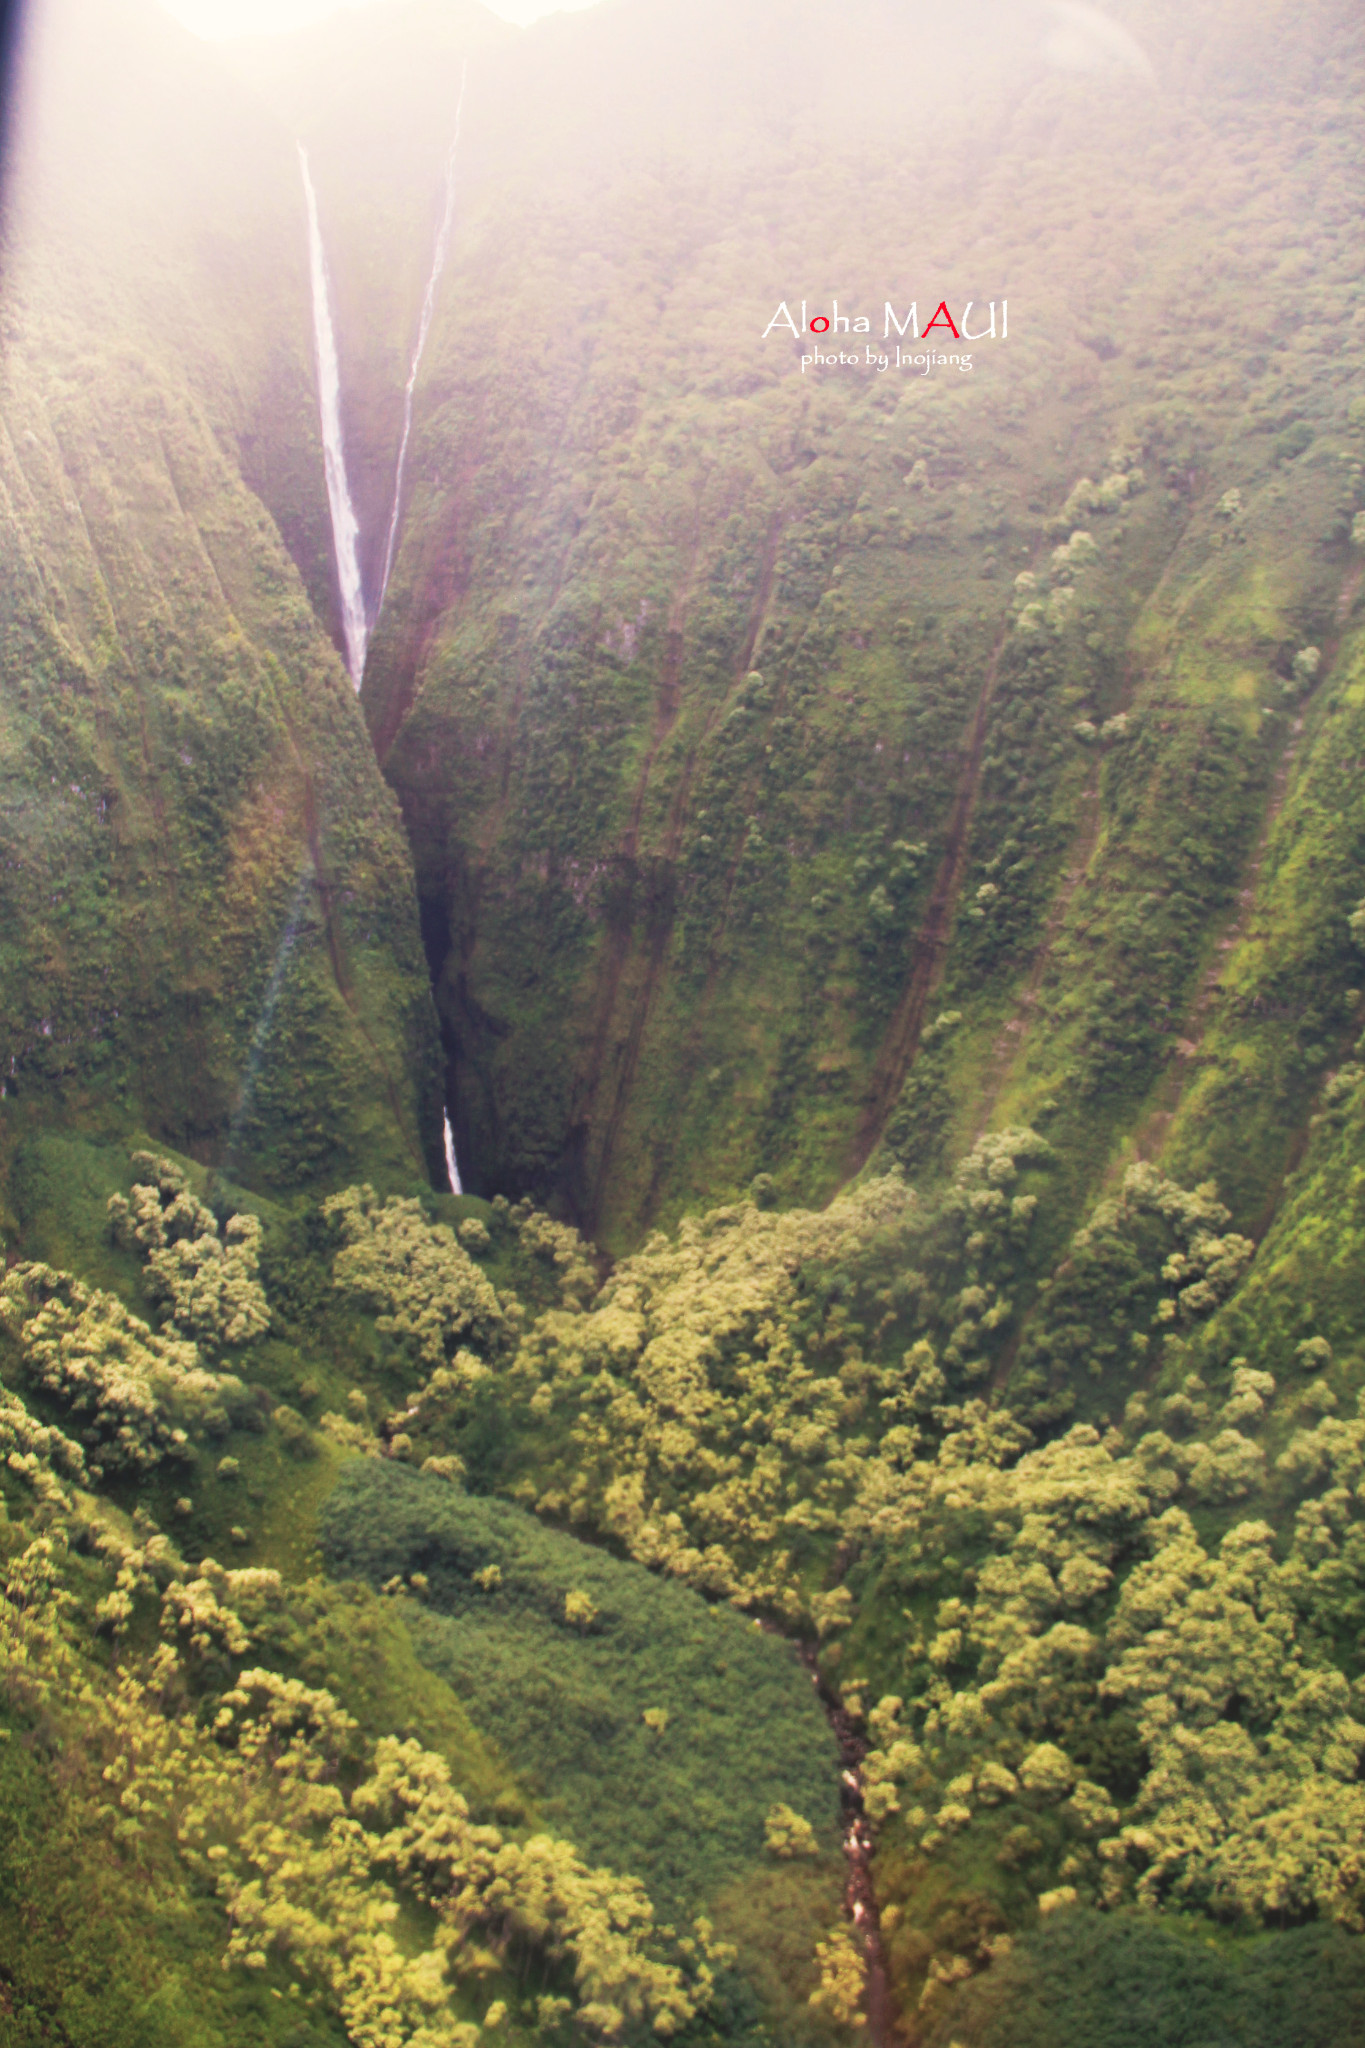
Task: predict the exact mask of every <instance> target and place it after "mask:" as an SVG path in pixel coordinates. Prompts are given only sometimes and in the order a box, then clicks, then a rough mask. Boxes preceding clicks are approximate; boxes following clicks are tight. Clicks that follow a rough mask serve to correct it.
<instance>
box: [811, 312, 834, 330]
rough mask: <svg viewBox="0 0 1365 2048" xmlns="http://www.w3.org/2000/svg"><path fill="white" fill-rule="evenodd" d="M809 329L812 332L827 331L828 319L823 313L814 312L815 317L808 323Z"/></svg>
mask: <svg viewBox="0 0 1365 2048" xmlns="http://www.w3.org/2000/svg"><path fill="white" fill-rule="evenodd" d="M810 331H811V333H812V334H828V333H829V322H828V320H826V318H825V316H824V314H823V313H817V314H816V316H815V318H814V319H813V320H812V321H811V323H810Z"/></svg>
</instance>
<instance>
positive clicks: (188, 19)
mask: <svg viewBox="0 0 1365 2048" xmlns="http://www.w3.org/2000/svg"><path fill="white" fill-rule="evenodd" d="M161 4H162V6H163V7H164V8H165V10H166V12H167V13H168V14H173V15H174V16H175V18H176V20H177V21H180V22H183V23H184V25H185V27H186V28H188V29H191V30H192V31H193V32H194V34H195V35H198V36H205V37H207V38H209V39H210V40H212V41H214V42H224V41H226V40H228V39H229V38H230V37H232V36H260V35H281V34H285V33H287V32H288V31H289V30H290V29H296V28H306V27H307V26H308V25H309V24H310V23H312V22H315V21H322V20H324V19H325V18H326V17H327V16H328V15H331V14H355V13H359V12H360V10H361V9H362V8H368V7H375V6H383V5H384V4H385V0H161ZM483 4H484V5H485V6H487V8H488V9H489V12H490V13H492V14H497V15H501V17H502V19H503V20H504V21H511V22H516V23H517V24H518V25H519V26H520V27H523V28H526V27H529V26H530V24H531V23H532V22H533V21H539V20H540V18H541V16H542V15H546V14H560V13H568V12H576V11H577V10H578V9H579V8H583V7H591V6H594V5H596V4H597V0H483Z"/></svg>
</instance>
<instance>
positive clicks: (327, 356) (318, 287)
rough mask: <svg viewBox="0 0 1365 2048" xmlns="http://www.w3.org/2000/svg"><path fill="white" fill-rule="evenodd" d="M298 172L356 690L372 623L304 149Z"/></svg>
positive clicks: (335, 537) (344, 622) (345, 628)
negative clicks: (305, 216)
mask: <svg viewBox="0 0 1365 2048" xmlns="http://www.w3.org/2000/svg"><path fill="white" fill-rule="evenodd" d="M299 169H300V170H301V171H302V172H303V189H304V194H305V196H306V198H307V201H308V249H309V256H310V260H311V267H312V276H313V341H314V350H315V353H316V357H317V373H318V405H319V408H320V411H321V414H322V452H323V464H324V467H325V469H326V473H327V501H328V503H329V505H330V506H331V510H332V545H333V549H334V551H335V554H336V565H337V583H338V585H339V586H340V589H341V630H342V635H343V637H344V639H345V642H346V666H347V668H348V669H349V670H350V674H351V681H352V682H353V683H354V684H355V687H356V688H357V690H358V689H359V688H360V681H361V677H362V676H363V675H364V673H365V649H366V646H367V645H368V642H369V637H370V629H369V622H368V620H367V619H366V617H365V591H364V587H363V585H362V583H361V580H360V521H359V520H358V519H357V518H356V514H355V506H354V505H353V504H352V503H351V487H350V485H349V483H348V482H347V480H346V450H345V446H344V444H343V442H342V438H341V368H340V365H339V363H338V361H337V344H336V329H335V326H334V324H333V320H332V288H331V282H330V280H329V278H328V275H327V258H326V255H325V254H324V252H323V247H322V229H321V228H320V227H319V225H318V200H317V194H316V192H315V191H314V190H313V178H312V174H311V172H310V171H309V168H308V152H307V150H306V149H305V148H304V146H303V144H302V143H300V144H299Z"/></svg>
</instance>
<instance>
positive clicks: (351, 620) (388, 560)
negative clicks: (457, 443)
mask: <svg viewBox="0 0 1365 2048" xmlns="http://www.w3.org/2000/svg"><path fill="white" fill-rule="evenodd" d="M468 76H469V65H468V62H467V61H466V63H465V64H464V65H463V66H462V67H461V71H460V92H459V98H458V99H457V100H456V103H455V132H454V134H453V136H452V137H451V143H450V148H449V150H448V151H447V152H446V164H445V197H444V204H443V206H442V210H441V220H440V224H439V226H438V228H437V230H436V247H435V250H434V251H433V254H432V260H431V275H430V276H429V277H428V279H427V288H426V293H425V296H424V297H423V300H422V313H421V318H420V319H419V321H418V323H417V339H416V342H415V343H414V345H413V351H412V360H411V363H410V366H409V369H408V381H407V387H406V389H405V390H404V393H403V435H402V439H401V441H400V442H399V446H398V465H397V468H396V470H395V472H394V482H393V510H392V512H391V514H390V516H389V530H388V536H387V539H386V541H385V545H384V568H383V574H382V576H381V578H380V584H379V601H378V604H377V605H376V607H375V611H376V615H377V614H378V612H379V609H380V607H382V605H383V603H384V593H385V592H386V591H387V589H388V587H389V577H390V575H391V574H392V571H393V558H394V555H395V553H396V552H397V547H398V520H399V516H400V513H401V511H402V504H403V478H404V474H405V472H406V469H407V460H408V444H409V443H410V441H411V439H412V410H413V396H414V393H415V392H416V389H417V373H418V371H419V370H420V369H421V367H422V357H423V355H424V353H425V352H426V345H427V337H428V335H429V334H430V332H431V323H432V320H433V318H434V317H435V313H436V293H437V290H438V288H439V286H440V282H441V273H442V272H443V271H444V269H445V267H446V256H447V254H448V252H449V249H450V233H451V229H452V227H453V226H454V223H455V157H456V152H457V151H458V149H459V146H460V120H461V116H462V115H463V112H464V93H465V81H466V79H467V78H468ZM299 169H300V170H301V172H302V173H303V190H304V195H305V197H306V199H307V201H308V247H309V254H310V258H311V265H312V278H313V338H314V346H315V352H316V356H317V375H318V403H319V406H320V409H321V413H322V449H323V460H324V463H325V466H326V472H327V499H328V503H329V505H330V506H331V512H332V544H333V548H334V550H335V554H336V565H337V582H338V584H339V586H340V590H341V624H342V633H343V635H344V638H345V641H346V666H347V668H348V669H349V670H350V673H351V680H352V682H353V683H354V684H355V686H356V688H357V690H358V689H359V688H360V685H361V681H362V679H363V677H364V674H365V656H366V653H367V651H368V647H369V639H370V621H369V617H368V615H367V613H366V609H365V590H364V585H363V583H362V580H361V575H360V521H359V519H358V518H357V517H356V511H355V506H354V504H353V503H352V501H351V488H350V483H349V481H348V479H347V475H346V450H345V446H344V443H343V441H342V433H341V367H340V364H339V362H338V359H337V347H336V329H335V325H334V322H333V318H332V290H331V281H330V279H329V277H328V274H327V257H326V252H325V251H324V249H323V245H322V229H321V226H320V224H319V221H318V202H317V194H316V192H315V191H314V189H313V178H312V173H311V171H310V169H309V165H308V152H307V150H306V149H305V148H304V146H303V144H302V143H300V144H299ZM291 943H292V927H291ZM270 1007H271V1008H272V1009H273V1002H272V1003H271V1004H270ZM445 1154H446V1175H447V1178H448V1179H449V1182H450V1191H451V1193H452V1194H454V1195H458V1194H461V1193H463V1188H462V1185H461V1181H460V1168H459V1164H458V1162H457V1160H456V1157H455V1133H454V1130H453V1129H452V1127H451V1122H450V1112H449V1111H448V1110H447V1111H446V1114H445Z"/></svg>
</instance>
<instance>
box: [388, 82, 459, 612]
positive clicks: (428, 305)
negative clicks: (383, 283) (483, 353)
mask: <svg viewBox="0 0 1365 2048" xmlns="http://www.w3.org/2000/svg"><path fill="white" fill-rule="evenodd" d="M468 76H469V63H468V59H466V61H465V63H464V65H463V67H462V69H461V71H460V96H459V98H458V100H457V101H456V103H455V133H454V135H453V136H452V137H451V143H450V148H449V150H448V151H447V152H446V178H445V206H444V208H443V210H442V214H441V224H440V226H439V227H438V228H437V230H436V248H435V251H434V253H433V255H432V260H431V275H430V277H429V278H428V279H427V289H426V296H425V298H424V299H423V300H422V317H421V319H420V320H419V321H418V323H417V341H416V343H415V345H414V347H413V351H412V364H411V367H410V368H409V371H408V382H407V389H406V390H405V391H404V393H403V438H402V440H401V441H400V442H399V444H398V467H397V469H396V470H395V472H394V479H393V511H392V512H391V513H390V515H389V534H388V539H387V541H386V542H385V545H384V573H383V575H382V576H381V577H380V580H379V602H380V604H381V605H382V604H383V602H384V593H385V591H386V590H387V589H388V587H389V577H390V575H391V574H392V573H393V558H394V554H395V553H396V551H397V548H398V517H399V513H400V511H401V510H402V503H403V473H404V471H405V469H406V468H407V461H408V443H409V441H410V440H411V439H412V399H413V393H414V392H415V390H416V389H417V372H418V370H419V369H420V368H421V367H422V355H423V352H424V351H425V349H426V345H427V336H428V334H430V332H431V322H432V319H433V317H434V315H435V312H436V290H437V287H438V285H439V284H440V282H441V272H442V271H443V270H444V269H445V267H446V255H447V253H448V251H449V249H450V231H451V228H452V227H453V226H454V223H455V153H456V151H457V150H458V149H459V146H460V117H461V115H462V114H463V112H464V88H465V80H466V79H467V78H468Z"/></svg>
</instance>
